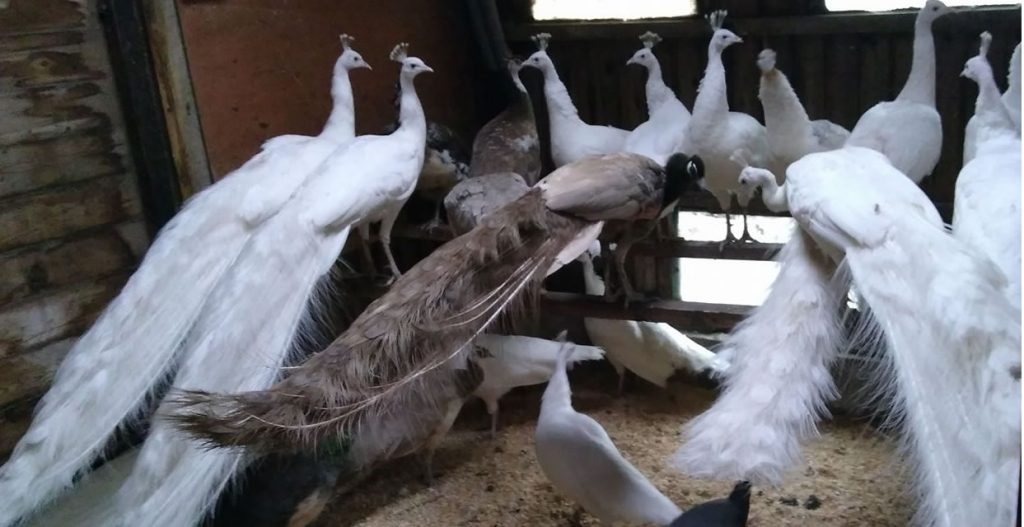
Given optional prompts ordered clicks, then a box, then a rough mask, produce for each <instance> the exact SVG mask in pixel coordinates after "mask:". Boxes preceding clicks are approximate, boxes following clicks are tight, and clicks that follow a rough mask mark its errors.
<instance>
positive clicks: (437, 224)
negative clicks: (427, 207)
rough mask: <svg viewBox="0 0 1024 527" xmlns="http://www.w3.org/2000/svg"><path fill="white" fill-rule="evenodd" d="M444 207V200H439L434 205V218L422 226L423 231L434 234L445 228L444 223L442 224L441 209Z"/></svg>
mask: <svg viewBox="0 0 1024 527" xmlns="http://www.w3.org/2000/svg"><path fill="white" fill-rule="evenodd" d="M443 206H444V200H438V201H437V202H436V203H434V217H433V218H431V219H430V221H428V222H426V223H424V224H423V225H421V226H420V228H421V229H423V230H425V231H427V232H434V231H435V230H437V229H440V228H441V227H444V223H442V222H441V207H443Z"/></svg>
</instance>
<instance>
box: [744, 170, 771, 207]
mask: <svg viewBox="0 0 1024 527" xmlns="http://www.w3.org/2000/svg"><path fill="white" fill-rule="evenodd" d="M737 181H738V183H739V184H740V188H739V191H738V192H737V195H738V196H739V197H740V198H741V199H745V200H747V201H749V200H750V199H751V198H752V197H753V196H754V193H755V192H757V189H759V188H762V187H764V186H765V185H768V184H769V183H776V180H775V174H773V173H772V172H771V171H770V170H766V169H763V168H757V167H751V166H748V167H746V168H744V169H743V170H742V171H740V177H739V179H738V180H737Z"/></svg>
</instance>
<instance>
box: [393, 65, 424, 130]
mask: <svg viewBox="0 0 1024 527" xmlns="http://www.w3.org/2000/svg"><path fill="white" fill-rule="evenodd" d="M399 84H400V86H401V90H402V95H401V97H400V98H399V102H398V106H399V108H398V121H399V123H398V130H399V131H401V130H407V131H410V132H413V133H416V134H418V135H422V136H423V137H424V140H426V139H425V138H426V136H427V118H426V116H424V115H423V106H422V105H421V104H420V98H419V96H418V95H416V85H415V83H413V78H412V76H411V75H402V78H401V79H400V80H399Z"/></svg>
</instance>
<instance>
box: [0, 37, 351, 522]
mask: <svg viewBox="0 0 1024 527" xmlns="http://www.w3.org/2000/svg"><path fill="white" fill-rule="evenodd" d="M352 41H353V39H352V38H351V37H349V36H348V35H342V36H341V43H342V46H343V47H344V51H343V52H342V54H341V56H340V57H339V58H338V60H337V61H336V62H335V65H334V74H333V79H332V85H331V96H332V98H333V100H334V106H333V109H332V110H331V114H330V117H329V118H328V119H327V124H326V125H324V128H323V130H322V131H321V133H320V135H318V136H316V137H305V136H296V135H288V136H281V137H278V138H275V139H271V140H270V141H267V142H266V143H265V144H264V145H263V150H262V152H260V153H259V154H257V155H256V156H255V157H253V158H252V159H251V160H249V161H248V162H247V163H246V164H245V165H243V166H242V167H240V168H238V169H237V170H235V171H234V172H232V173H230V174H228V175H227V176H225V177H224V179H222V180H221V181H219V182H217V183H216V184H215V185H213V186H212V187H210V188H209V189H207V190H204V191H203V192H201V193H199V194H197V195H196V196H195V197H193V198H192V199H190V200H189V201H187V202H186V203H185V205H184V207H183V208H182V210H181V211H180V212H179V213H178V214H177V215H176V216H175V217H174V218H172V219H171V221H170V222H169V223H168V224H167V225H166V226H165V227H164V228H163V229H162V230H161V231H160V233H159V235H158V236H157V238H156V240H155V241H154V242H153V245H152V246H151V247H150V249H149V251H148V252H147V254H146V257H145V259H144V260H143V261H142V263H141V265H140V266H139V269H138V270H137V271H136V272H135V274H133V275H132V277H131V278H130V279H129V280H128V283H127V284H126V285H125V287H124V289H122V291H121V293H120V294H119V295H118V296H117V298H115V299H114V300H113V301H112V302H111V303H110V305H109V306H108V307H107V308H106V310H105V311H104V312H103V314H102V315H101V316H100V318H99V319H98V320H97V321H96V323H95V324H93V326H92V327H91V328H90V329H89V331H87V332H86V333H85V334H84V335H82V337H81V338H80V339H79V340H78V342H77V343H76V344H75V346H74V347H73V348H72V349H71V351H70V352H69V353H68V356H67V358H66V359H65V361H64V362H63V364H61V367H60V369H59V370H58V371H57V374H56V376H55V378H54V382H53V384H52V386H51V387H50V390H49V391H48V392H47V394H46V395H45V396H44V397H43V399H42V401H41V402H40V403H39V405H38V406H37V408H36V413H35V416H34V419H33V422H32V425H31V427H30V428H29V430H28V432H26V434H25V435H24V437H22V439H21V441H20V442H19V443H18V446H17V447H16V448H15V450H14V452H13V454H12V455H11V457H10V459H8V461H7V463H6V464H5V465H4V466H3V467H2V468H0V526H7V525H11V524H12V523H14V522H15V521H16V520H17V519H18V518H22V517H26V516H29V515H31V514H32V513H33V512H34V511H35V510H37V509H38V508H39V507H40V506H41V505H43V504H45V503H46V502H48V501H50V500H52V499H54V498H56V497H57V496H58V494H60V493H61V492H62V491H64V490H65V489H67V488H68V487H70V486H71V485H72V484H73V482H74V480H75V478H76V476H78V475H80V474H82V473H83V472H85V471H87V470H88V469H89V466H90V465H91V464H92V463H93V462H94V461H95V460H96V459H97V458H98V457H99V456H100V455H101V452H102V451H103V449H104V448H105V447H106V446H107V445H108V443H109V442H110V440H111V438H113V437H115V436H116V434H117V432H118V431H123V430H126V429H128V428H131V427H132V426H134V425H135V424H136V423H137V422H138V421H139V420H140V419H144V418H146V417H148V416H149V414H148V412H149V409H150V406H149V404H150V398H151V397H152V395H153V392H154V391H155V390H156V389H157V388H158V387H159V386H160V385H161V384H163V382H164V381H165V379H166V378H167V377H168V376H170V375H171V373H172V372H173V370H174V369H175V367H176V366H177V364H178V362H179V359H180V357H181V351H182V350H183V348H182V346H181V344H182V342H183V341H184V339H185V338H186V335H187V334H188V332H189V330H190V328H192V327H193V324H194V323H195V321H196V319H197V318H198V316H199V314H200V310H201V308H202V306H203V305H204V303H206V302H207V300H208V299H209V298H210V297H211V293H212V292H213V291H214V290H215V288H216V286H217V284H218V283H220V282H221V281H222V278H223V277H225V276H226V272H227V270H228V269H229V268H230V267H231V266H232V265H233V264H234V263H235V262H236V261H237V260H238V259H239V257H240V255H241V254H242V252H243V249H244V248H245V247H246V244H247V243H248V242H249V240H250V238H251V237H252V236H253V235H254V234H255V233H256V232H258V231H259V229H260V228H261V226H262V225H263V224H264V223H266V222H267V221H269V220H270V219H272V218H273V217H274V216H275V215H276V214H277V213H278V212H279V211H280V210H282V207H284V206H285V203H286V202H288V201H289V199H291V197H292V195H293V194H294V193H295V192H296V190H297V189H298V188H299V187H300V186H301V185H302V183H303V182H304V181H305V180H306V179H307V177H308V176H309V175H310V174H311V173H312V172H313V170H314V169H315V168H316V167H317V166H318V165H319V164H320V162H321V161H323V160H324V159H325V158H326V157H327V156H328V155H329V154H330V153H331V152H332V151H334V150H335V149H336V148H337V147H338V146H339V145H341V144H344V143H345V142H347V141H349V140H351V139H352V137H354V136H355V117H354V108H353V100H352V86H351V84H350V82H349V71H350V70H352V69H357V68H368V67H369V65H368V64H367V63H366V62H365V61H364V60H363V58H362V57H361V56H360V55H359V53H357V52H356V51H355V50H353V49H352V48H351V43H352Z"/></svg>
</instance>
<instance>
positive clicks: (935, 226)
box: [676, 146, 1021, 527]
mask: <svg viewBox="0 0 1024 527" xmlns="http://www.w3.org/2000/svg"><path fill="white" fill-rule="evenodd" d="M745 172H747V173H749V172H761V169H757V168H747V169H745ZM769 177H770V176H762V178H763V179H768V178H769ZM783 192H784V193H785V201H786V203H787V205H788V207H789V210H790V211H791V212H792V214H793V217H794V218H795V219H796V220H797V223H798V224H799V225H800V228H801V230H802V231H803V232H805V233H806V234H807V235H808V236H809V238H807V239H805V238H803V237H799V238H794V241H797V240H799V243H802V244H804V245H806V244H807V243H810V242H809V241H808V240H813V243H814V244H815V245H816V246H817V247H818V248H819V249H821V250H822V251H824V252H825V253H826V254H827V255H829V257H830V259H831V260H832V261H833V262H836V263H841V271H842V273H840V274H839V275H838V280H837V281H836V282H835V283H832V284H830V282H829V280H828V275H827V273H825V271H826V270H827V267H820V265H817V264H814V262H815V261H817V260H819V258H818V257H816V256H815V255H814V254H813V252H808V251H806V250H802V251H801V252H803V253H804V256H800V253H799V252H796V251H794V252H793V253H792V254H791V257H789V258H784V260H783V269H782V270H781V271H780V277H779V279H778V280H780V281H781V280H783V277H784V276H788V277H789V278H787V279H785V284H786V285H787V287H789V288H793V287H795V288H796V291H797V292H798V294H808V295H811V296H808V299H813V298H814V295H819V296H820V298H821V300H819V301H813V302H810V303H807V302H803V303H801V304H802V305H803V306H805V307H804V310H803V311H793V306H794V304H793V302H792V301H791V300H788V298H789V296H791V293H790V292H789V291H781V292H780V293H778V294H777V293H776V291H775V288H779V286H780V284H779V282H777V283H776V285H775V286H774V287H773V291H772V293H771V294H770V295H769V300H768V301H767V302H766V303H765V305H763V306H762V307H761V308H759V311H758V312H755V315H753V316H752V317H751V318H750V319H749V320H748V321H746V322H744V324H743V325H741V326H740V328H738V329H737V332H736V338H735V339H732V337H731V339H732V341H733V342H735V343H737V344H739V346H738V347H737V348H736V349H734V350H733V353H732V354H730V355H729V358H730V359H731V360H732V364H733V368H734V370H733V371H732V372H730V377H729V379H728V380H727V388H726V393H725V394H724V395H723V396H722V397H721V398H720V399H719V400H718V401H717V402H716V403H715V405H714V406H713V407H712V408H711V409H710V410H708V411H707V412H706V413H705V414H703V415H702V416H700V417H699V418H698V419H697V420H695V421H693V422H691V423H690V424H689V425H688V426H687V428H686V430H685V434H686V438H687V442H686V443H685V444H684V446H683V448H682V449H681V450H680V452H679V453H678V454H677V458H676V461H677V463H678V464H679V465H680V466H681V467H682V468H684V469H685V470H687V471H688V472H690V473H694V474H699V475H706V476H714V477H718V478H723V479H731V478H735V476H736V475H737V474H743V475H744V476H749V477H750V478H753V479H757V480H767V481H769V482H772V483H778V482H779V480H780V479H781V477H782V475H783V473H784V470H785V469H787V468H789V467H791V466H792V465H793V463H794V462H795V461H796V459H797V455H798V454H799V442H800V441H801V440H803V439H806V438H807V436H809V435H810V432H812V431H813V423H814V420H815V418H816V417H817V416H818V414H820V413H821V412H822V411H823V404H822V403H823V402H824V401H825V399H826V398H827V397H828V396H830V395H831V393H832V381H831V378H830V377H829V375H828V369H827V365H828V363H829V362H830V361H831V360H832V359H833V358H834V357H835V352H836V350H837V349H838V347H839V345H840V344H841V343H840V342H839V340H840V336H839V335H840V333H839V332H838V331H835V330H834V329H831V328H835V327H837V326H838V309H837V308H838V300H839V299H841V298H842V292H843V291H845V287H846V285H847V279H849V280H850V281H852V285H853V287H854V288H856V290H857V292H858V295H859V297H860V299H861V300H862V305H866V306H867V311H864V312H862V322H863V324H864V326H863V328H862V329H861V330H859V331H856V332H855V333H854V334H855V335H857V336H859V337H860V338H858V339H857V343H858V344H860V345H864V346H868V347H872V346H877V345H879V344H883V343H884V347H885V348H886V349H885V353H884V354H881V355H880V358H881V359H882V363H883V366H882V367H877V366H876V367H877V368H878V369H877V370H876V371H874V372H872V373H874V376H875V378H876V379H878V380H879V385H880V386H879V390H880V391H881V392H882V393H883V396H884V394H885V392H890V391H891V394H892V401H893V404H894V406H895V408H896V409H897V410H898V412H897V414H898V415H899V416H900V419H899V421H900V422H899V424H900V425H901V427H902V429H903V435H904V438H905V444H906V447H907V449H908V451H909V453H910V458H911V460H912V462H913V465H914V468H915V472H916V475H917V480H916V487H917V493H918V494H919V496H920V497H921V508H920V510H919V511H918V515H919V520H920V521H921V523H922V524H927V525H937V526H941V527H950V526H959V525H1011V524H1012V522H1013V520H1014V517H1015V514H1016V510H1017V481H1018V480H1017V477H1018V468H1019V463H1020V431H1021V428H1020V345H1021V340H1020V322H1019V315H1018V312H1017V310H1016V309H1014V307H1013V306H1012V305H1011V304H1010V303H1009V301H1007V300H1006V298H1005V297H1004V295H1003V294H1002V293H1003V290H1004V288H1005V287H1006V279H1005V277H1004V276H1003V274H1002V273H1001V272H1000V271H999V269H998V268H997V267H996V266H995V265H993V264H992V262H991V261H990V260H989V259H988V258H987V257H985V256H984V255H979V254H978V253H977V251H974V250H972V249H971V248H970V247H969V246H968V245H967V244H965V243H963V242H962V241H960V240H958V239H957V238H955V237H953V236H951V235H950V234H949V233H947V232H946V230H945V228H944V226H943V223H942V220H941V218H940V217H939V214H938V212H937V211H936V210H935V207H934V206H933V205H932V203H931V201H929V199H928V198H927V196H925V194H924V193H923V192H922V191H921V190H920V189H919V188H918V187H917V186H916V185H915V184H914V183H913V182H912V181H911V180H910V179H909V178H908V177H907V176H906V175H905V174H903V173H901V172H899V171H898V170H896V169H895V168H893V167H892V165H891V164H890V163H889V161H888V159H887V158H886V157H885V156H883V155H882V154H879V153H878V152H875V151H874V150H870V149H866V148H861V147H852V146H847V147H844V148H842V149H839V150H834V151H830V152H821V153H816V154H810V155H808V156H805V157H804V158H803V159H801V160H799V161H797V162H796V163H793V164H792V165H790V167H789V169H788V171H787V180H786V185H785V187H784V189H783ZM791 243H793V242H791ZM787 249H790V247H787ZM793 249H795V247H793ZM800 267H807V268H808V271H807V272H803V273H801V272H800V271H799V268H800ZM811 269H814V270H813V271H812V270H811ZM808 287H810V288H811V289H806V288H808ZM804 289H806V293H805V292H804ZM791 291H792V290H791ZM814 291H820V293H815V294H812V293H813V292H814ZM773 298H778V299H779V301H780V302H782V301H785V304H784V305H779V304H772V305H775V310H777V312H776V313H775V315H778V316H773V315H772V314H771V313H770V312H769V311H767V310H768V309H770V308H769V305H770V304H769V302H772V299H773ZM762 310H764V312H765V316H761V317H759V316H758V315H759V313H760V312H761V311H762ZM783 314H785V315H786V316H784V317H782V318H780V316H781V315H783ZM780 321H784V323H780ZM872 330H873V331H872ZM741 333H742V334H746V335H748V337H744V338H743V339H742V340H741V339H740V338H739V336H740V334H741ZM766 372H769V373H770V374H769V375H765V373H766ZM766 415H767V416H772V418H771V419H769V418H766V417H764V416H766Z"/></svg>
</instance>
